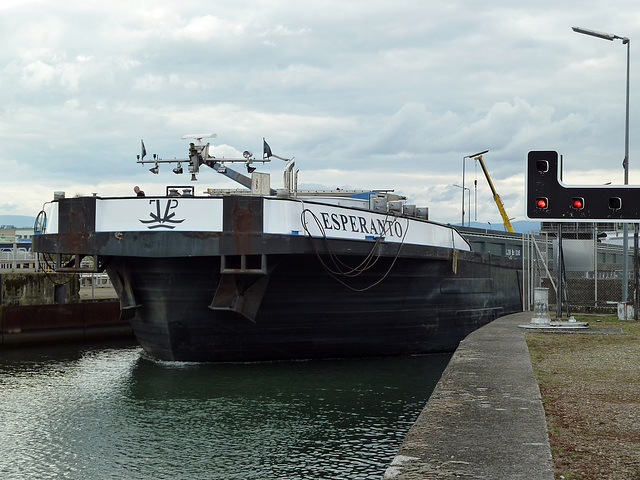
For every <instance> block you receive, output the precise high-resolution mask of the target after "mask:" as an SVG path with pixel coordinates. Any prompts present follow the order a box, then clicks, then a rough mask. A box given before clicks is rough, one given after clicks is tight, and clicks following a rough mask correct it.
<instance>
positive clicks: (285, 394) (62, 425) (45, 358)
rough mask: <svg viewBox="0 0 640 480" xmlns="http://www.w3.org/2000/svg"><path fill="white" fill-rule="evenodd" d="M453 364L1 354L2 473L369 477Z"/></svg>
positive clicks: (135, 350)
mask: <svg viewBox="0 0 640 480" xmlns="http://www.w3.org/2000/svg"><path fill="white" fill-rule="evenodd" d="M449 358H450V356H448V355H429V356H420V357H399V358H383V359H358V360H324V361H307V362H280V363H254V364H195V363H191V364H179V363H169V362H158V361H155V360H153V359H151V358H149V357H148V356H146V354H144V353H143V351H142V350H141V349H140V348H139V347H135V346H118V347H115V346H114V347H87V348H49V349H29V350H21V351H4V352H0V478H2V479H6V480H13V479H29V480H34V479H149V480H151V479H153V480H160V479H171V480H179V479H225V480H226V479H256V480H258V479H260V480H264V479H278V480H284V479H305V480H309V479H376V480H379V479H380V478H381V477H382V475H383V473H384V471H385V469H386V467H387V465H388V464H389V463H390V461H391V460H392V459H393V457H394V456H395V454H396V451H397V448H398V447H399V445H400V443H401V442H402V440H403V438H404V436H405V434H406V432H407V430H408V429H409V427H410V426H411V424H412V423H413V422H414V421H415V419H416V418H417V416H418V414H419V412H420V410H421V409H422V408H423V406H424V404H425V403H426V401H427V399H428V397H429V395H430V393H431V391H432V389H433V387H434V386H435V384H436V383H437V381H438V379H439V378H440V375H441V373H442V371H443V370H444V368H445V366H446V364H447V362H448V361H449Z"/></svg>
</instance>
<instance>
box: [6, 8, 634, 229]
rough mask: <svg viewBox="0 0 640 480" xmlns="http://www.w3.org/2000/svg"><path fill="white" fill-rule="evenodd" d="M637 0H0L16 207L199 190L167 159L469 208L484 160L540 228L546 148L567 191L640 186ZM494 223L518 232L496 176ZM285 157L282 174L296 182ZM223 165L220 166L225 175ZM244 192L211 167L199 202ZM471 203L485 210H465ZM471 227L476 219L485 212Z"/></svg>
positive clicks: (515, 206)
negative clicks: (537, 210)
mask: <svg viewBox="0 0 640 480" xmlns="http://www.w3.org/2000/svg"><path fill="white" fill-rule="evenodd" d="M572 26H581V27H586V28H590V29H594V30H599V31H604V32H608V33H614V34H617V35H620V36H626V37H629V38H630V39H631V40H632V42H631V43H632V44H633V45H640V42H639V43H637V44H636V43H635V40H636V39H638V40H639V41H640V7H639V6H638V3H637V1H632V0H612V1H610V2H603V1H592V0H572V1H563V0H530V1H528V2H514V1H513V0H492V1H490V2H478V1H472V0H447V1H438V2H435V1H430V0H396V1H393V2H392V1H388V0H387V1H382V0H366V1H364V0H363V1H349V0H340V1H334V0H324V1H311V0H309V1H304V2H302V1H299V0H251V1H249V0H234V1H233V2H231V1H224V2H223V1H219V0H180V1H172V0H163V1H158V0H138V1H136V2H131V1H122V0H110V1H102V0H101V1H93V0H0V31H2V33H3V41H2V43H3V47H2V49H0V66H1V68H2V74H1V76H0V99H1V101H0V112H1V113H0V122H1V128H0V138H1V148H0V172H1V173H0V192H1V193H2V194H1V196H0V214H19V215H31V216H35V215H36V214H37V213H38V211H39V210H40V209H41V207H42V204H43V203H44V202H46V201H48V200H50V199H51V198H52V196H53V192H54V191H57V190H62V191H65V192H66V193H67V195H68V196H70V195H71V196H72V195H75V194H85V195H90V194H91V193H93V192H96V193H98V194H99V195H103V196H109V195H116V196H120V195H130V194H132V193H133V191H132V187H133V186H134V185H136V184H139V185H140V186H141V187H142V188H143V189H144V190H145V191H146V192H147V195H152V194H161V193H163V192H164V190H165V189H164V187H165V185H167V184H176V183H185V184H188V183H190V182H189V178H188V177H187V176H186V175H185V176H183V177H176V176H175V175H174V174H173V173H172V172H171V168H170V167H168V166H164V168H163V167H162V166H161V168H160V174H159V175H152V174H151V173H149V171H148V168H149V166H146V167H143V166H141V165H137V164H136V162H135V156H136V154H138V153H139V151H140V140H141V139H144V143H145V145H146V148H147V152H148V153H149V154H151V153H157V154H158V155H160V156H161V157H162V158H165V159H167V158H175V157H178V158H179V157H184V156H185V154H186V151H187V147H188V143H187V142H186V141H185V140H181V138H180V137H181V136H182V135H184V134H188V133H204V132H212V133H213V132H215V133H217V134H218V138H216V139H215V140H214V141H213V143H214V144H215V145H218V146H219V147H217V149H216V150H215V151H216V152H226V153H227V154H228V153H229V152H231V151H232V150H234V149H235V150H237V151H239V152H242V151H243V150H247V149H248V150H252V151H253V152H254V153H256V154H257V155H261V148H262V138H263V137H265V138H266V139H267V141H268V142H269V144H270V146H271V148H272V150H273V153H275V154H278V155H281V156H285V157H291V156H295V158H296V162H297V163H296V166H297V167H298V168H300V177H299V182H300V184H301V186H305V185H306V186H309V187H313V188H317V187H320V186H322V187H326V188H336V187H340V188H349V187H352V188H373V189H395V191H396V192H398V193H401V194H405V195H407V196H408V197H409V200H410V201H411V203H416V204H418V205H419V206H423V205H424V206H428V207H429V208H430V215H431V218H432V219H434V220H438V221H444V222H451V223H456V222H458V223H459V222H460V217H461V207H460V203H461V189H460V188H459V187H456V186H454V184H458V185H461V183H462V161H463V160H462V158H463V157H464V156H465V155H469V154H472V153H475V152H478V151H482V150H487V149H488V150H489V153H488V154H486V155H485V156H484V160H485V162H486V165H487V167H488V169H489V171H490V173H491V176H492V179H493V181H494V183H495V185H496V187H497V190H498V193H499V194H500V195H501V197H502V200H503V202H504V204H505V207H506V209H507V212H508V214H509V216H510V217H512V218H514V219H515V220H523V219H525V208H524V173H523V172H524V162H525V158H526V155H527V152H528V151H530V150H537V149H551V150H557V151H558V152H560V153H562V154H563V155H564V159H565V177H564V178H565V182H566V183H570V184H580V183H582V184H600V183H605V182H612V183H614V184H621V183H622V182H623V170H622V160H623V157H624V114H625V110H624V108H625V79H626V76H625V75H626V46H625V45H623V44H622V42H621V41H619V40H616V41H613V42H609V41H606V40H602V39H598V38H593V37H589V36H585V35H580V34H577V33H574V32H573V31H572V30H571V27H572ZM636 52H640V47H635V48H632V49H631V122H630V125H631V150H630V166H631V169H630V183H631V184H634V183H640V151H639V148H638V143H639V142H636V141H634V139H635V138H637V136H636V135H635V132H636V131H637V129H638V128H640V122H639V121H638V114H637V112H638V108H635V105H640V95H636V92H638V90H639V88H640V87H635V86H634V85H638V86H640V68H639V67H638V66H639V65H640V53H636ZM474 163H475V162H473V161H472V160H468V161H467V163H466V171H467V177H466V185H467V186H469V185H471V186H472V200H471V210H472V212H471V214H472V220H474V219H475V217H476V215H475V210H476V209H475V207H474V203H475V201H474V199H473V182H474V180H476V179H477V180H478V188H477V197H478V198H477V221H479V222H490V223H492V224H494V225H496V224H500V223H501V220H500V215H499V213H498V210H497V208H496V206H495V204H494V203H493V200H492V196H491V193H490V191H489V188H488V185H487V182H486V180H485V179H484V177H483V176H482V172H481V170H480V169H479V168H477V167H476V165H474ZM282 167H283V164H282V163H281V162H278V163H275V162H274V163H272V164H270V165H267V166H266V167H265V168H264V169H262V168H261V170H262V171H268V172H270V173H271V174H272V176H271V178H272V180H271V181H272V186H275V187H277V186H279V185H280V184H281V181H282V180H281V179H282V175H281V171H282ZM207 170H208V169H207ZM207 187H215V188H221V187H231V188H235V185H234V184H233V183H231V182H230V181H228V180H226V179H225V178H224V177H222V176H221V175H219V174H217V173H215V172H213V171H206V172H205V171H203V173H202V174H201V175H200V176H199V180H198V182H197V186H196V188H197V191H198V192H201V191H204V190H205V189H206V188H207ZM465 203H466V202H465ZM467 218H468V217H467Z"/></svg>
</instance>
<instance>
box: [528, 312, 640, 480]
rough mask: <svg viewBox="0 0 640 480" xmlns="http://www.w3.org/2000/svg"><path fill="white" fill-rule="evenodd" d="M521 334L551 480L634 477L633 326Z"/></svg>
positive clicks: (639, 430) (637, 452)
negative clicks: (542, 416)
mask: <svg viewBox="0 0 640 480" xmlns="http://www.w3.org/2000/svg"><path fill="white" fill-rule="evenodd" d="M576 318H577V319H578V320H580V321H588V322H590V328H589V330H588V331H585V332H584V333H555V332H554V333H537V332H536V333H527V335H526V339H527V344H528V346H529V352H530V355H531V361H532V365H533V369H534V372H535V374H536V378H537V380H538V384H539V386H540V393H541V395H542V401H543V405H544V409H545V413H546V418H547V429H548V433H549V441H550V444H551V453H552V456H553V462H554V467H555V478H556V479H567V480H568V479H581V480H604V479H616V480H638V479H640V341H639V340H640V322H634V321H631V322H621V321H618V320H617V319H616V318H615V317H611V316H609V317H605V316H597V317H596V316H583V317H582V316H578V315H576Z"/></svg>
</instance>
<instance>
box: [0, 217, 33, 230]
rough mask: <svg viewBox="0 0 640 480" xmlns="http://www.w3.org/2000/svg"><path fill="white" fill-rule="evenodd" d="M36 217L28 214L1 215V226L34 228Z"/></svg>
mask: <svg viewBox="0 0 640 480" xmlns="http://www.w3.org/2000/svg"><path fill="white" fill-rule="evenodd" d="M35 221H36V218H35V217H29V216H28V215H0V226H6V227H16V228H33V224H34V223H35Z"/></svg>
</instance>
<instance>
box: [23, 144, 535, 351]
mask: <svg viewBox="0 0 640 480" xmlns="http://www.w3.org/2000/svg"><path fill="white" fill-rule="evenodd" d="M213 137H214V134H210V135H200V134H198V135H187V136H185V137H183V138H185V139H189V140H192V141H191V143H190V146H189V153H188V157H187V158H185V159H183V160H178V159H174V160H162V159H160V158H159V157H156V156H155V155H154V157H153V159H151V160H150V159H145V156H146V150H145V147H144V143H142V145H141V146H142V152H141V155H138V159H137V162H139V163H147V164H148V163H152V164H153V165H154V166H153V167H152V168H151V169H150V170H151V171H152V172H153V173H157V172H158V165H159V164H160V163H178V166H177V167H175V168H174V172H175V173H181V172H182V164H183V163H184V164H186V165H188V171H189V173H190V174H191V177H192V180H196V179H197V176H198V175H199V174H200V168H201V167H203V166H206V167H210V168H211V169H213V170H214V171H216V172H218V173H219V174H223V175H225V176H227V177H229V178H231V179H233V180H235V181H236V182H238V183H240V184H241V185H242V187H243V188H242V189H240V190H238V189H236V190H214V189H207V190H206V191H204V192H202V193H197V192H196V191H195V188H194V187H193V184H192V185H191V186H187V187H185V186H167V187H166V192H165V194H164V195H160V196H135V197H101V196H97V195H96V196H90V197H76V198H65V196H64V194H62V192H58V193H57V195H56V198H54V200H53V201H51V202H49V203H47V204H46V205H45V207H44V209H43V211H42V212H40V214H39V216H38V219H37V221H36V235H34V238H33V248H34V250H35V251H37V252H40V255H41V256H42V258H43V260H45V259H46V260H47V261H48V263H49V265H50V266H51V267H52V268H53V269H55V270H56V271H58V272H87V271H88V270H90V271H93V272H104V271H106V272H107V273H108V275H109V277H110V279H111V282H112V284H113V285H114V287H115V289H116V292H117V293H118V297H119V300H120V312H121V317H122V318H126V319H128V320H129V322H130V324H131V326H132V329H133V332H134V334H135V336H136V338H137V340H138V342H139V343H140V345H141V346H142V347H143V348H144V349H145V351H146V352H148V353H149V354H150V355H152V356H154V357H156V358H159V359H162V360H169V361H195V362H237V361H264V360H283V359H308V358H337V357H364V356H388V355H403V354H424V353H436V352H449V351H453V350H455V348H456V347H457V345H458V343H459V342H460V340H461V339H463V338H464V337H465V336H466V335H468V334H469V333H470V332H472V331H473V330H475V329H477V328H479V327H481V326H482V325H485V324H487V323H488V322H490V321H492V320H493V319H495V318H497V317H499V316H502V315H506V314H510V313H513V312H517V311H520V310H521V309H522V300H521V291H522V288H521V285H522V265H521V261H519V260H515V259H512V258H508V257H505V256H499V255H491V254H488V253H478V252H473V251H472V249H471V247H470V245H469V243H468V241H467V240H465V238H464V237H463V236H462V235H461V234H460V233H459V232H458V231H457V230H456V229H455V228H454V227H452V226H450V225H444V224H440V223H437V222H433V221H430V220H429V219H428V210H427V209H426V208H419V207H416V206H414V205H410V204H408V203H407V201H406V198H405V197H402V196H400V195H398V194H396V193H394V191H392V190H360V191H352V190H323V191H318V190H314V191H309V190H298V188H297V171H294V167H295V161H294V160H293V159H288V158H284V157H280V156H277V155H274V154H273V153H272V151H271V148H270V146H269V145H268V144H267V143H266V141H264V139H263V155H262V158H258V159H255V158H254V157H253V154H252V153H251V152H249V151H245V152H244V154H243V158H237V159H229V158H215V157H214V156H213V155H211V154H210V144H209V143H204V140H203V139H205V138H213ZM273 158H275V159H280V160H283V161H285V162H286V166H285V167H284V177H283V186H282V188H278V189H273V188H271V181H270V177H269V175H268V174H265V173H260V172H257V171H256V167H255V166H254V165H255V164H256V163H259V162H268V161H271V160H272V159H273ZM233 163H241V164H242V163H244V164H245V166H246V169H247V172H248V174H249V175H250V176H249V175H244V174H242V173H240V172H238V171H237V170H234V169H232V168H230V165H233Z"/></svg>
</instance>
